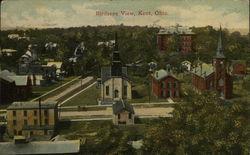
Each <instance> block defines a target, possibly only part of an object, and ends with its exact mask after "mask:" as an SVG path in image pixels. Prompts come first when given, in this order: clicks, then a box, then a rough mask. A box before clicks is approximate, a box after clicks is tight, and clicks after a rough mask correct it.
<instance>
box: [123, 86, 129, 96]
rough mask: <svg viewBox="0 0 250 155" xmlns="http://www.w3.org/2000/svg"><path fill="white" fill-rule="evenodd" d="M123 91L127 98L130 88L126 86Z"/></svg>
mask: <svg viewBox="0 0 250 155" xmlns="http://www.w3.org/2000/svg"><path fill="white" fill-rule="evenodd" d="M123 89H124V91H123V94H124V96H125V97H127V95H128V90H127V89H128V86H124V87H123Z"/></svg>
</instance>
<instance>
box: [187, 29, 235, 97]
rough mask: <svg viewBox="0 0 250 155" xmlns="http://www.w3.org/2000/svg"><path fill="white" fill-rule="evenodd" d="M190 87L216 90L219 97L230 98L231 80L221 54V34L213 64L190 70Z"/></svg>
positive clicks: (199, 65)
mask: <svg viewBox="0 0 250 155" xmlns="http://www.w3.org/2000/svg"><path fill="white" fill-rule="evenodd" d="M192 85H193V86H194V87H195V88H197V89H198V90H208V89H212V88H213V89H216V90H217V91H218V93H219V94H220V96H221V97H223V98H225V99H230V98H232V89H233V86H232V78H231V76H230V75H229V74H228V72H227V61H226V58H225V56H224V54H223V52H222V42H221V34H220V37H219V41H218V47H217V52H216V56H215V59H214V63H213V65H212V64H205V63H201V64H198V66H197V67H195V68H194V69H193V70H192Z"/></svg>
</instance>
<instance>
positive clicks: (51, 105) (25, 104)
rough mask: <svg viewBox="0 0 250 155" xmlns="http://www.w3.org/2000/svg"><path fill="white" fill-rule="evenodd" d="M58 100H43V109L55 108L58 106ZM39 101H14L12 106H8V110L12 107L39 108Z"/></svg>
mask: <svg viewBox="0 0 250 155" xmlns="http://www.w3.org/2000/svg"><path fill="white" fill-rule="evenodd" d="M57 104H58V102H57V101H51V102H41V108H42V109H54V108H56V107H57ZM38 108H39V102H13V103H12V104H11V105H10V106H8V108H7V110H12V109H38Z"/></svg>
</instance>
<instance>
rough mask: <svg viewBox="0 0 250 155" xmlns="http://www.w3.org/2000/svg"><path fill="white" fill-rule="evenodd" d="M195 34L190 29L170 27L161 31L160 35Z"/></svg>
mask: <svg viewBox="0 0 250 155" xmlns="http://www.w3.org/2000/svg"><path fill="white" fill-rule="evenodd" d="M173 33H176V34H194V33H193V32H192V30H191V29H190V28H189V27H178V28H176V27H175V26H169V27H167V28H165V29H161V30H160V31H159V33H158V34H173Z"/></svg>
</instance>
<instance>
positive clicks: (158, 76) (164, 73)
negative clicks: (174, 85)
mask: <svg viewBox="0 0 250 155" xmlns="http://www.w3.org/2000/svg"><path fill="white" fill-rule="evenodd" d="M168 76H170V77H173V78H175V79H176V80H178V78H177V77H176V76H175V75H173V73H171V72H167V71H166V70H164V69H160V70H158V71H156V72H155V73H154V74H153V77H154V78H155V79H156V80H162V79H164V78H166V77H168Z"/></svg>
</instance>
